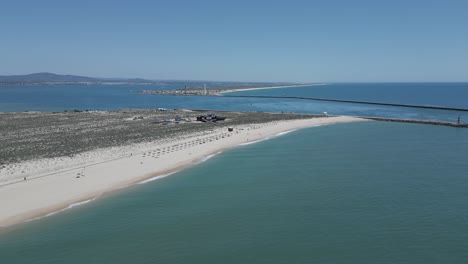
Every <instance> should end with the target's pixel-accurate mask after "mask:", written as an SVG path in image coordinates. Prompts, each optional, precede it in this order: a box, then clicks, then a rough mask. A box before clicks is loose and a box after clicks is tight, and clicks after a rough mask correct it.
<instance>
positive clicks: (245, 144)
mask: <svg viewBox="0 0 468 264" xmlns="http://www.w3.org/2000/svg"><path fill="white" fill-rule="evenodd" d="M296 130H297V129H291V130H288V131H284V132H279V133H278V134H276V135H274V136H271V137H265V138H262V139H259V140H254V141H250V142H246V143H241V144H239V146H247V145H251V144H255V143H258V142H262V141H265V140H269V139H272V138H274V137H279V136H282V135H286V134H289V133H291V132H294V131H296Z"/></svg>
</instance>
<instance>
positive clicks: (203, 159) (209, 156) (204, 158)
mask: <svg viewBox="0 0 468 264" xmlns="http://www.w3.org/2000/svg"><path fill="white" fill-rule="evenodd" d="M221 152H222V151H219V152H216V153H215V154H211V155H208V156H206V157H203V158H201V159H200V160H199V161H198V162H197V163H202V162H205V161H207V160H209V159H211V158H212V157H214V156H216V155H218V154H221Z"/></svg>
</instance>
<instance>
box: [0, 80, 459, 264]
mask: <svg viewBox="0 0 468 264" xmlns="http://www.w3.org/2000/svg"><path fill="white" fill-rule="evenodd" d="M340 85H341V84H340ZM349 85H351V84H349ZM382 85H384V84H382ZM385 85H387V84H385ZM351 86H352V85H351ZM325 87H326V86H323V87H320V88H317V89H319V90H316V91H312V89H315V88H316V87H310V88H306V87H301V88H291V89H294V90H287V91H286V90H285V89H277V90H262V91H261V93H263V94H271V93H285V92H288V91H289V92H290V93H299V94H302V96H311V95H310V93H316V92H317V91H320V92H321V93H326V92H329V93H330V90H328V91H324V90H323V89H325ZM330 87H332V86H331V85H330ZM340 87H342V88H340ZM340 87H336V86H335V87H334V88H330V89H332V90H333V89H335V90H340V89H344V88H343V87H345V88H349V86H346V85H345V86H340ZM395 87H400V88H394V89H396V90H395V91H397V90H398V91H401V89H403V88H402V87H401V86H398V85H397V86H395ZM439 87H440V89H447V88H446V86H439ZM23 88H24V89H26V90H23V92H24V94H22V95H19V93H20V92H18V91H14V90H13V89H12V88H7V89H6V90H2V89H0V95H1V96H0V108H1V109H0V110H2V111H24V110H28V109H24V107H25V106H26V105H27V106H28V108H30V109H29V110H47V111H61V110H63V109H75V108H76V109H86V108H89V109H93V108H96V109H118V108H126V107H130V108H132V107H134V108H144V107H153V106H154V107H168V108H178V107H180V106H184V107H186V108H211V109H226V110H258V111H294V112H316V113H320V112H323V111H327V110H328V109H330V110H331V111H330V110H328V111H329V112H335V113H342V114H355V113H367V114H375V115H382V114H385V115H388V116H392V117H419V118H431V119H442V120H451V118H452V116H453V115H455V114H458V113H456V112H452V111H435V110H434V111H432V110H431V111H421V110H414V109H406V108H398V107H375V106H372V107H369V106H360V105H347V104H336V103H330V104H329V103H324V102H322V103H306V102H297V101H293V100H264V99H259V100H254V99H252V100H239V99H235V98H221V99H218V98H203V97H200V98H179V97H159V96H144V95H138V94H133V93H130V92H129V90H131V89H133V87H123V86H121V87H118V88H117V90H116V89H115V88H114V87H105V88H103V89H109V90H100V91H99V92H96V91H95V90H93V89H92V87H68V88H70V89H71V90H70V91H63V89H60V88H58V87H44V88H43V89H42V90H32V89H33V87H23ZM35 88H37V87H35ZM28 89H29V90H28ZM55 89H57V90H55ZM82 89H89V90H88V91H87V92H83V91H82ZM301 89H307V90H304V91H302V92H301V91H300V90H301ZM308 89H310V90H308ZM349 89H353V88H349ZM354 89H356V90H355V91H356V93H355V94H353V93H351V94H352V95H353V96H359V93H360V96H361V98H363V97H366V96H367V97H369V96H370V95H369V94H368V92H365V91H363V90H362V89H364V90H366V89H370V88H366V87H364V88H362V86H359V87H358V88H354ZM379 89H383V88H382V87H381V88H379ZM407 89H409V90H412V89H420V87H413V88H407ZM433 89H435V88H433ZM454 89H458V90H457V91H458V97H460V98H462V97H464V98H468V96H467V95H468V94H467V93H468V91H467V90H464V89H462V88H454ZM54 90H55V91H54ZM383 90H385V89H383ZM358 91H359V92H358ZM40 92H41V93H40ZM256 92H260V91H256ZM70 93H72V94H73V93H75V96H70ZM366 93H367V94H366ZM395 93H396V92H395ZM438 93H439V94H438ZM438 93H437V92H436V93H435V94H434V95H433V96H430V95H426V97H428V98H430V100H429V99H427V100H426V99H425V100H424V102H422V103H424V104H442V103H443V102H444V100H446V102H452V101H451V99H444V100H442V99H441V96H440V93H443V91H438ZM97 94H100V95H97ZM32 95H36V98H34V97H32ZM52 95H55V97H51V96H52ZM47 96H49V99H46V98H45V97H47ZM341 96H345V95H344V94H341ZM392 96H395V95H386V94H385V92H384V93H383V94H382V96H381V98H377V99H379V100H391V101H392V102H393V101H394V100H397V99H398V98H394V97H392ZM321 97H325V94H323V96H322V95H321ZM109 98H112V99H109ZM356 98H357V97H356ZM437 98H439V99H440V100H439V99H437ZM340 99H341V98H340ZM345 99H346V98H345ZM400 99H401V98H400ZM401 100H402V101H401V102H402V103H403V102H405V101H404V100H403V99H401ZM407 100H409V99H407ZM421 100H422V99H421ZM462 101H463V100H460V101H455V99H454V100H453V102H454V104H457V105H458V106H460V103H463V102H462ZM70 105H73V106H70ZM68 106H70V107H68ZM454 106H455V105H454ZM324 109H327V110H324ZM434 117H435V118H434ZM467 157H468V130H467V129H458V128H451V127H438V126H429V125H418V124H403V123H385V122H359V123H350V124H337V125H330V126H323V127H314V128H309V129H304V130H299V131H294V132H291V133H289V134H286V135H283V136H281V137H277V138H273V139H270V140H267V141H262V142H259V143H256V144H251V145H246V146H239V147H237V148H235V149H233V150H229V151H226V152H224V153H222V154H219V155H217V156H215V157H213V158H211V159H209V160H207V161H206V162H204V163H201V164H199V165H196V166H194V167H191V168H189V169H187V170H184V171H181V172H178V173H176V174H173V175H171V176H168V177H165V178H162V179H159V180H156V181H152V182H148V183H146V184H141V185H135V186H133V187H130V188H127V189H124V190H121V191H118V192H114V193H112V194H109V195H106V196H104V197H101V198H99V199H97V200H95V201H92V202H90V203H87V204H85V205H83V206H78V207H75V208H73V209H70V210H66V211H64V212H61V213H59V214H55V215H52V216H50V217H47V218H42V219H39V220H35V221H31V222H28V223H24V224H21V225H17V226H15V227H12V228H8V229H4V230H0V260H1V263H273V264H274V263H466V260H467V259H468V251H467V250H466V248H468V210H466V208H467V206H466V201H468V176H467V175H468V174H467V171H468V165H467V164H468V162H467V161H468V159H467Z"/></svg>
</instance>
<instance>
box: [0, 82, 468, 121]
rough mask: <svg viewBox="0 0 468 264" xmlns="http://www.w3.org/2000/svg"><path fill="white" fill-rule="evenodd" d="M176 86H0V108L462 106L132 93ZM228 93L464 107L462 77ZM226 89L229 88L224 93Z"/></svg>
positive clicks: (419, 112)
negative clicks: (456, 80)
mask: <svg viewBox="0 0 468 264" xmlns="http://www.w3.org/2000/svg"><path fill="white" fill-rule="evenodd" d="M176 88H182V86H177V85H171V86H144V85H131V86H128V85H114V86H105V85H64V86H60V85H56V86H0V112H2V111H3V112H5V111H9V112H11V111H64V110H72V109H80V110H86V109H90V110H112V109H123V108H158V107H163V108H192V109H213V110H238V111H271V112H281V111H285V112H297V113H322V112H328V113H329V114H337V115H355V116H383V117H397V118H413V119H433V120H443V121H456V120H457V117H458V115H461V117H462V120H468V112H461V111H448V110H433V109H418V108H407V107H392V106H377V105H366V104H350V103H333V102H320V101H304V100H294V99H289V100H286V99H258V98H248V99H247V98H227V97H183V96H162V95H147V94H138V93H136V92H135V91H137V90H144V89H176ZM233 94H255V95H276V96H277V95H288V96H309V97H322V98H334V99H348V100H361V101H377V102H389V103H403V104H420V105H436V106H449V107H465V108H468V83H378V84H370V83H363V84H328V85H322V86H308V87H296V88H284V89H270V90H256V91H244V92H238V93H233ZM228 95H229V94H228Z"/></svg>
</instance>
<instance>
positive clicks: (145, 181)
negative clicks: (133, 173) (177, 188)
mask: <svg viewBox="0 0 468 264" xmlns="http://www.w3.org/2000/svg"><path fill="white" fill-rule="evenodd" d="M177 172H179V171H174V172H171V173H168V174H163V175H158V176H155V177H153V178H149V179H146V180H144V181H141V182H138V183H137V184H145V183H148V182H152V181H155V180H159V179H161V178H165V177H167V176H170V175H172V174H174V173H177Z"/></svg>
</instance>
